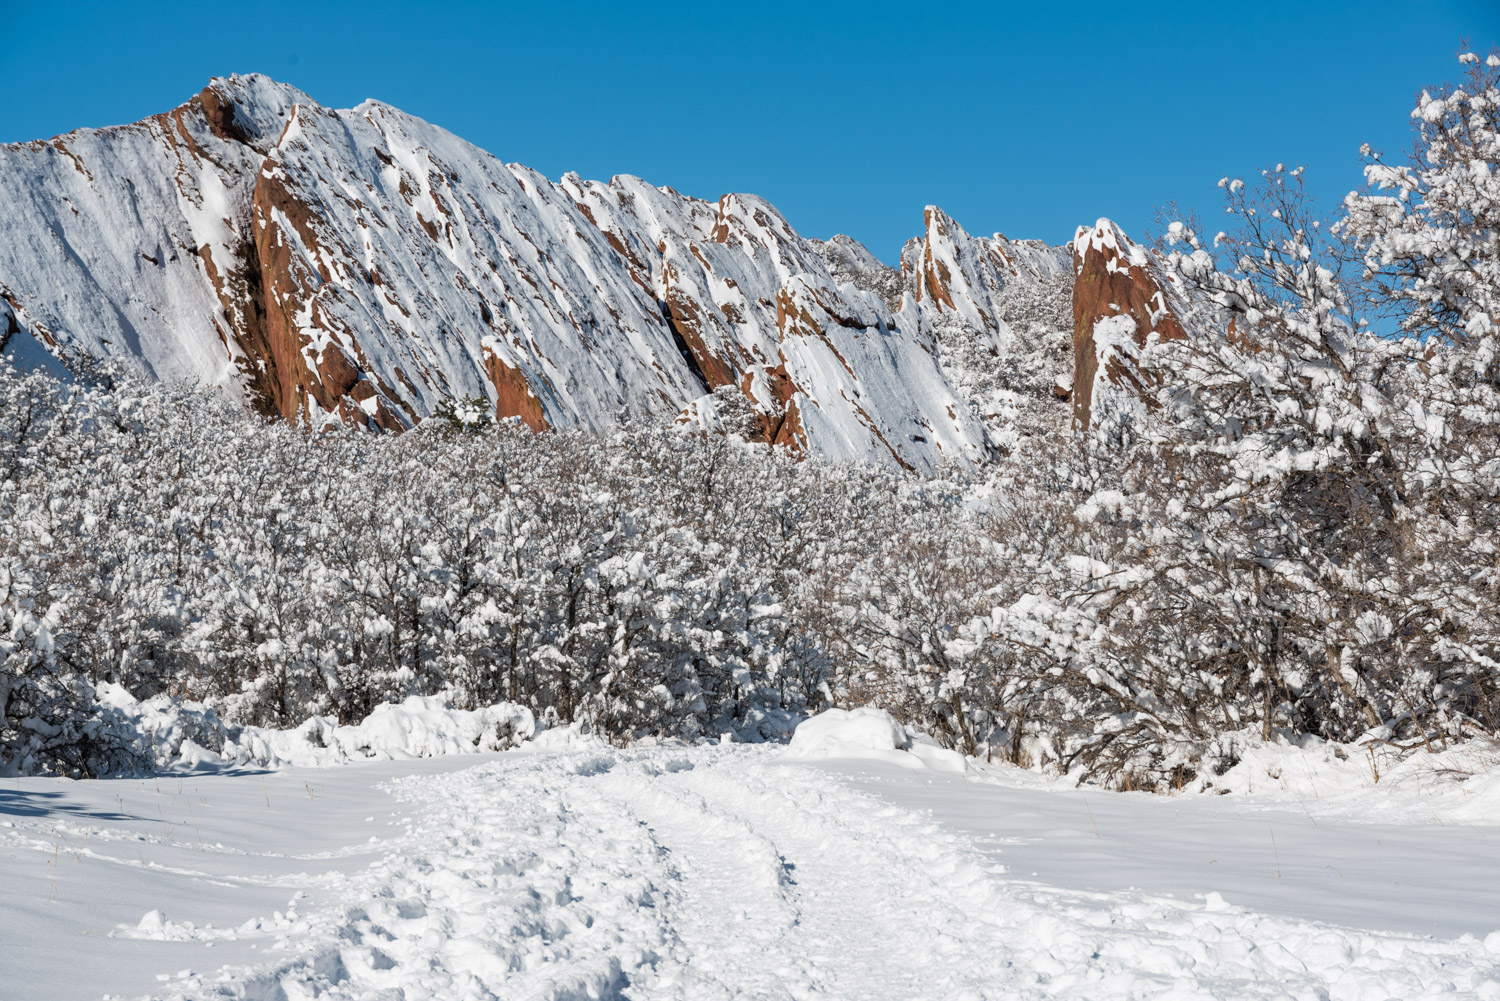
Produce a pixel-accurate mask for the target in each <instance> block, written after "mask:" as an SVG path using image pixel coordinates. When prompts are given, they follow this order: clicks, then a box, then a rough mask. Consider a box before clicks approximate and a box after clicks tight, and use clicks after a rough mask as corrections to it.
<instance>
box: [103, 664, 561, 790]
mask: <svg viewBox="0 0 1500 1001" xmlns="http://www.w3.org/2000/svg"><path fill="white" fill-rule="evenodd" d="M100 700H101V702H103V703H104V704H105V705H108V706H111V707H113V708H115V709H117V710H119V712H120V713H121V714H122V715H123V716H124V718H125V719H126V720H127V721H128V723H129V724H130V725H131V726H132V727H133V728H134V731H135V735H136V736H135V739H136V741H137V743H138V744H139V748H140V750H141V752H142V755H143V757H145V758H147V759H149V760H150V761H151V762H152V763H153V764H154V765H155V766H156V767H157V768H158V769H162V770H173V771H200V770H213V769H218V768H223V767H233V766H242V767H243V766H251V767H262V768H278V767H283V766H287V765H314V766H326V765H335V764H341V763H343V762H346V761H371V760H373V761H404V760H409V759H412V758H429V757H437V756H440V755H449V754H475V753H479V752H483V751H504V750H508V749H510V748H513V747H516V746H518V745H519V744H521V743H523V742H525V741H529V740H531V739H533V738H534V737H536V736H537V735H538V733H539V732H540V730H541V728H540V727H539V726H538V724H537V721H536V718H535V717H534V716H533V715H532V713H531V710H530V709H527V708H526V707H525V706H519V705H515V704H514V703H509V702H502V703H499V704H497V705H492V706H483V707H481V708H478V709H456V708H454V707H453V703H452V698H451V696H448V695H431V696H419V695H413V696H411V697H409V698H407V699H406V700H405V701H403V702H399V703H387V704H385V705H381V706H377V707H376V708H375V711H374V712H372V713H371V714H370V715H369V716H367V717H366V718H365V719H364V720H363V721H362V722H359V723H355V724H339V723H338V722H336V721H335V720H332V719H329V718H328V717H326V716H313V717H311V718H309V719H308V720H306V721H305V722H303V723H302V724H301V725H300V726H297V727H295V728H292V729H288V730H276V729H271V728H267V727H257V726H234V725H231V724H227V723H225V722H224V721H223V720H222V719H220V718H219V716H218V714H217V713H216V712H215V711H214V710H213V709H211V708H209V707H207V706H204V705H202V704H199V703H194V702H181V701H176V700H173V699H170V698H168V697H166V696H159V697H156V698H152V699H146V700H144V701H138V700H136V699H135V698H134V697H132V696H131V694H130V693H129V692H128V691H126V690H125V689H124V688H121V687H120V686H119V685H113V684H107V685H103V686H101V687H100Z"/></svg>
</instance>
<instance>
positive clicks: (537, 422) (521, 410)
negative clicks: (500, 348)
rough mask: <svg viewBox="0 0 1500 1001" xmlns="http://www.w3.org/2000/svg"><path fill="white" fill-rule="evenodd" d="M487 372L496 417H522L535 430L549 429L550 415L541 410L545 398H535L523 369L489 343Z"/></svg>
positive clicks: (486, 350) (486, 347)
mask: <svg viewBox="0 0 1500 1001" xmlns="http://www.w3.org/2000/svg"><path fill="white" fill-rule="evenodd" d="M484 373H485V375H487V376H488V377H489V380H490V383H491V384H492V385H493V386H494V387H495V417H496V418H501V419H503V418H506V417H519V418H521V420H522V421H524V422H525V424H526V426H527V427H529V428H531V430H533V431H545V430H547V418H546V417H545V416H544V415H543V413H542V401H541V400H539V399H537V398H536V394H535V393H533V392H532V391H531V387H530V386H528V385H527V384H526V377H525V376H524V375H522V374H521V370H520V369H518V368H515V367H514V366H511V365H507V364H506V363H505V362H504V361H502V360H501V358H500V356H499V355H497V354H495V352H494V350H493V349H492V348H491V347H490V346H489V345H488V344H486V345H485V346H484Z"/></svg>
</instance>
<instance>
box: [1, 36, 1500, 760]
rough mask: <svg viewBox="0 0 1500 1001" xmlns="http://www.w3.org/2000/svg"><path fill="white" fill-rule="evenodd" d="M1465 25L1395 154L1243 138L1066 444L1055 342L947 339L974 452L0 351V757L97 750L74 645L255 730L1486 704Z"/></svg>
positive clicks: (1472, 104) (1411, 739) (1140, 749)
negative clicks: (1176, 335)
mask: <svg viewBox="0 0 1500 1001" xmlns="http://www.w3.org/2000/svg"><path fill="white" fill-rule="evenodd" d="M1468 61H1469V62H1470V63H1471V74H1470V79H1469V80H1468V81H1467V82H1466V83H1465V85H1464V86H1463V87H1459V88H1449V89H1446V90H1444V91H1442V92H1440V93H1439V94H1438V95H1437V96H1436V97H1434V96H1430V95H1424V97H1423V101H1422V103H1421V105H1420V106H1419V108H1418V110H1417V113H1416V120H1417V122H1418V127H1419V131H1420V137H1419V145H1418V155H1417V157H1416V159H1415V161H1414V163H1413V164H1412V165H1411V166H1409V167H1400V168H1395V167H1390V166H1387V165H1386V164H1384V163H1383V162H1382V161H1380V160H1379V159H1378V158H1374V157H1372V159H1371V164H1370V171H1369V177H1370V182H1371V188H1370V190H1369V191H1368V192H1366V193H1364V194H1361V195H1353V196H1351V197H1350V199H1349V201H1348V202H1347V203H1346V205H1345V206H1344V209H1343V212H1342V214H1341V215H1340V217H1338V218H1336V219H1333V220H1329V221H1328V222H1326V223H1325V222H1322V221H1320V220H1315V219H1313V218H1312V217H1311V214H1310V213H1309V211H1308V209H1307V206H1306V202H1305V200H1304V199H1303V198H1302V197H1301V195H1300V178H1301V175H1300V172H1299V171H1296V170H1290V171H1289V170H1284V169H1281V168H1277V169H1275V170H1271V171H1267V172H1266V174H1265V176H1264V178H1263V183H1261V184H1259V185H1258V186H1252V187H1251V188H1248V189H1247V188H1246V187H1245V186H1244V185H1242V184H1240V183H1239V182H1232V183H1231V182H1226V184H1225V187H1226V192H1227V195H1228V207H1229V209H1230V211H1231V213H1232V214H1233V215H1234V216H1235V218H1236V220H1237V222H1238V224H1239V225H1238V228H1237V229H1236V231H1235V232H1234V233H1232V234H1220V235H1219V236H1218V237H1217V238H1215V239H1213V240H1209V241H1204V240H1202V239H1200V237H1199V236H1198V235H1197V234H1196V233H1195V232H1194V231H1193V229H1192V228H1191V227H1188V226H1184V225H1181V224H1179V225H1175V226H1173V228H1172V230H1171V241H1172V243H1173V246H1170V247H1164V248H1163V250H1162V253H1161V256H1160V257H1159V265H1160V267H1161V269H1162V270H1163V272H1164V273H1167V274H1172V275H1175V276H1176V278H1177V279H1178V282H1179V284H1180V287H1181V288H1182V290H1183V292H1182V296H1183V303H1184V304H1185V305H1184V306H1183V309H1184V311H1185V315H1184V318H1183V319H1184V328H1185V329H1186V330H1187V332H1188V333H1187V336H1186V337H1184V338H1182V339H1179V340H1174V341H1169V342H1165V343H1155V342H1153V343H1149V344H1148V345H1146V346H1145V347H1144V348H1142V349H1141V350H1140V351H1139V352H1138V354H1137V356H1136V357H1135V358H1134V359H1132V360H1133V362H1134V363H1135V364H1138V365H1139V366H1141V368H1142V370H1143V373H1145V374H1144V375H1143V377H1142V378H1141V379H1140V380H1139V381H1140V382H1141V384H1142V385H1145V386H1148V387H1151V392H1152V393H1153V394H1154V398H1153V399H1152V400H1151V401H1150V406H1149V407H1143V408H1138V409H1137V410H1136V411H1134V412H1133V414H1132V413H1131V412H1126V414H1125V417H1124V418H1122V419H1121V420H1120V421H1115V422H1110V423H1109V425H1108V426H1107V427H1100V428H1096V429H1095V432H1094V433H1093V434H1092V436H1090V437H1085V438H1078V439H1074V440H1069V438H1068V435H1067V432H1066V430H1065V428H1064V424H1063V421H1064V420H1065V416H1064V415H1065V412H1066V407H1064V406H1061V405H1056V404H1054V405H1051V409H1048V405H1047V404H1045V403H1044V402H1042V401H1045V400H1046V399H1048V398H1049V397H1050V386H1051V376H1052V373H1051V372H1050V371H1049V372H1047V373H1046V374H1045V375H1044V376H1043V377H1042V378H1037V377H1036V372H1035V371H1034V369H1036V368H1037V367H1039V366H1042V365H1043V364H1044V363H1045V364H1049V365H1050V362H1047V359H1048V358H1050V352H1052V350H1053V348H1054V347H1055V344H1054V342H1055V341H1057V337H1054V338H1053V340H1052V341H1039V340H1036V339H1033V338H1032V335H1033V334H1034V336H1035V338H1042V337H1043V336H1044V332H1041V331H1029V330H1028V331H1027V334H1028V336H1027V337H1026V338H1022V339H1021V340H1022V343H1021V344H1020V346H1019V347H1018V348H1017V351H1019V352H1029V354H1025V355H1024V356H1023V355H1022V354H1018V355H1017V356H1016V357H1013V358H1006V359H999V360H997V361H996V362H995V364H994V367H993V368H992V369H991V370H989V371H988V372H983V371H981V369H982V367H983V364H984V359H983V357H982V355H981V353H979V352H977V351H968V352H967V353H964V352H963V351H962V350H959V347H958V346H955V345H949V346H948V349H947V350H948V351H949V353H950V354H953V355H954V357H953V358H951V359H950V360H949V361H950V364H952V365H954V366H955V367H956V370H959V371H961V372H963V373H967V374H966V375H965V378H966V379H967V380H968V382H971V383H973V385H974V387H977V388H975V390H974V391H975V392H976V393H982V394H987V395H986V399H989V398H990V397H993V398H995V399H1001V398H1004V399H1011V398H1012V397H1013V398H1014V399H1015V400H1016V401H1019V402H1018V403H1016V404H1015V405H1014V406H1011V407H1010V409H1011V410H1013V411H1014V418H1013V420H1014V422H1015V427H1014V428H1012V430H1013V431H1014V432H1015V433H1013V434H1010V435H1009V436H1008V437H1006V441H1005V444H1006V448H1005V449H1003V450H1002V452H1003V454H1001V455H999V456H998V457H997V458H996V459H995V461H994V462H993V463H992V464H990V465H988V466H986V467H984V468H982V469H979V470H969V471H964V472H959V471H954V472H952V473H951V474H950V475H948V476H940V477H928V478H919V477H915V476H911V475H906V474H898V473H893V472H882V471H878V470H872V469H864V468H854V467H843V466H828V465H824V464H819V463H816V462H798V461H795V459H794V458H793V457H792V456H790V455H788V454H786V453H785V452H781V451H772V450H770V449H767V448H765V447H763V446H756V445H751V444H747V443H745V442H743V441H740V440H737V439H736V438H734V437H728V438H726V437H713V436H709V437H700V436H686V435H681V434H677V433H673V432H669V431H665V430H661V429H653V428H623V429H621V430H620V431H619V432H618V433H616V434H613V435H607V436H587V435H581V434H572V433H566V432H560V433H547V434H541V435H534V434H532V433H530V432H529V431H527V430H526V429H524V428H522V427H518V426H513V425H499V426H495V425H493V424H491V423H490V422H488V421H487V420H485V419H483V418H482V417H481V416H480V411H478V410H475V409H473V408H470V407H466V406H464V405H458V404H455V405H454V406H452V407H449V408H445V410H444V411H443V413H442V414H441V415H440V416H439V418H438V419H436V420H434V421H431V422H428V423H427V424H425V425H424V426H423V428H422V429H419V430H418V431H417V432H414V433H411V434H407V435H403V436H399V437H389V438H378V437H371V436H367V435H363V434H355V433H351V432H343V431H331V432H328V431H325V432H317V433H315V432H311V431H307V430H302V429H297V428H292V427H288V426H285V425H281V424H262V423H254V422H249V421H247V420H246V419H245V417H244V416H243V415H242V414H241V413H239V412H238V411H237V410H235V409H234V408H232V407H231V406H230V405H228V404H226V403H224V402H223V401H222V400H217V399H215V398H212V397H210V396H208V395H205V394H200V393H195V392H191V391H187V390H184V389H175V388H172V387H162V386H154V385H147V384H144V383H140V382H136V381H131V380H127V379H120V378H117V377H112V376H109V375H108V374H103V375H99V374H95V375H92V376H90V375H85V376H84V377H82V378H80V379H79V380H77V381H76V382H74V383H72V384H70V385H62V384H59V383H56V382H53V381H51V380H49V379H48V378H47V377H46V376H44V375H42V374H39V373H32V374H21V373H18V372H15V371H13V370H9V369H4V370H0V657H3V669H0V759H3V761H4V763H5V765H6V767H11V768H22V769H27V770H52V771H59V772H64V773H70V774H83V773H90V774H93V773H99V772H101V771H106V770H108V769H110V768H112V767H121V766H122V764H128V762H122V760H121V758H122V756H123V755H125V754H126V753H127V752H126V749H125V748H124V746H123V745H120V744H118V743H115V742H113V738H112V736H111V735H112V734H113V733H114V732H115V727H114V726H113V723H112V721H111V720H110V718H109V713H108V711H107V710H104V709H101V708H100V707H99V706H98V704H97V700H96V698H95V696H94V692H93V686H94V685H95V684H97V683H99V682H101V681H105V680H108V681H112V682H116V683H119V684H121V685H123V686H125V687H126V688H127V689H129V690H130V691H131V692H132V693H134V694H135V695H136V696H137V697H148V696H151V695H154V694H161V693H165V694H169V695H172V696H174V697H180V698H187V699H194V700H200V701H205V702H208V703H210V704H212V705H214V706H215V707H216V708H218V709H219V710H220V712H222V713H223V714H224V715H225V716H226V717H227V718H228V719H230V720H232V721H238V722H242V723H255V724H263V725H289V724H294V723H297V722H300V721H301V720H303V719H305V718H306V717H307V716H309V715H311V714H323V715H329V716H334V717H337V718H338V719H340V720H342V721H346V722H348V721H355V720H358V719H360V718H363V716H365V715H366V714H368V713H369V712H370V710H371V709H372V708H373V707H374V706H376V705H378V704H380V703H382V702H386V701H391V700H395V699H399V698H402V697H404V696H406V695H410V694H432V693H436V692H439V691H448V692H451V693H452V694H453V696H454V698H455V699H456V700H457V701H458V702H459V704H460V705H477V704H485V703H492V702H497V701H502V700H507V701H514V702H519V703H523V704H525V705H527V706H529V707H531V708H532V709H533V710H534V711H535V712H536V713H537V714H538V715H539V716H540V717H542V718H544V719H550V720H553V721H558V722H580V723H582V724H584V725H586V726H588V727H589V728H591V729H592V730H594V731H596V732H598V733H601V734H603V735H605V736H606V737H608V738H609V739H611V740H615V741H619V742H624V741H628V740H631V739H635V738H639V737H642V736H646V735H656V736H676V737H683V738H688V739H692V738H697V737H702V736H714V735H719V734H726V733H728V734H733V735H736V736H737V737H738V738H739V739H763V738H766V737H770V736H774V735H776V734H778V733H781V732H784V730H785V728H786V726H787V725H788V723H789V721H791V720H793V719H795V717H796V716H797V714H799V713H803V712H808V711H812V710H815V709H817V708H819V707H821V706H824V705H827V704H833V703H840V704H847V703H851V702H866V701H868V702H875V703H877V704H880V705H883V706H885V707H887V708H889V709H891V710H892V711H894V712H896V713H897V714H898V715H900V716H901V717H902V718H903V719H904V720H906V721H907V722H908V723H910V724H912V725H914V726H917V727H921V728H923V729H926V730H928V731H929V732H931V733H933V734H935V735H937V736H938V737H939V738H940V739H942V740H945V741H946V742H947V743H949V744H950V745H952V746H955V747H958V748H960V749H962V750H965V751H967V752H970V753H984V754H989V755H992V756H999V757H1004V758H1006V759H1009V760H1013V761H1017V762H1022V763H1037V764H1045V765H1050V766H1055V767H1060V768H1070V769H1071V768H1079V769H1082V770H1083V771H1084V773H1085V774H1088V775H1092V776H1095V777H1098V778H1100V779H1103V780H1107V781H1111V782H1114V783H1117V784H1134V785H1143V786H1149V787H1164V786H1168V785H1185V784H1190V783H1197V784H1200V785H1202V784H1206V783H1210V782H1211V781H1212V779H1213V776H1214V775H1215V773H1217V772H1220V771H1222V770H1223V769H1224V768H1225V767H1227V766H1228V765H1230V764H1232V763H1233V761H1234V760H1235V756H1236V753H1237V748H1238V747H1239V746H1240V745H1241V742H1243V741H1246V740H1255V739H1264V738H1266V737H1269V736H1271V735H1273V734H1276V733H1283V734H1292V735H1314V736H1317V737H1321V738H1326V739H1331V740H1339V741H1353V740H1365V741H1370V740H1374V741H1383V742H1388V743H1393V744H1397V745H1400V746H1404V747H1416V746H1428V745H1431V744H1433V743H1435V742H1442V741H1446V740H1451V739H1461V738H1463V737H1465V736H1467V735H1471V734H1474V733H1480V732H1483V733H1495V732H1496V731H1497V729H1500V673H1497V667H1500V661H1497V657H1500V548H1497V543H1500V532H1497V528H1500V525H1497V519H1500V505H1497V503H1496V499H1497V496H1500V350H1497V344H1500V171H1497V164H1500V86H1497V76H1500V58H1496V57H1491V59H1490V60H1489V62H1488V63H1485V64H1482V65H1481V64H1480V63H1478V61H1477V60H1472V59H1471V60H1468ZM1020 292H1021V293H1025V294H1028V295H1034V294H1035V293H1036V290H1035V289H1033V290H1030V291H1029V292H1027V291H1026V290H1024V289H1023V290H1020ZM1018 294H1019V293H1018ZM1049 302H1050V300H1049ZM1016 305H1017V309H1018V311H1019V313H1020V314H1024V315H1033V314H1035V315H1036V316H1038V317H1042V320H1045V316H1044V315H1043V314H1048V310H1047V309H1040V308H1039V307H1037V305H1036V303H1029V302H1019V303H1017V304H1016ZM1044 305H1045V304H1044ZM1053 312H1055V310H1053ZM1042 320H1039V321H1038V322H1042ZM1042 325H1043V326H1046V325H1047V324H1046V323H1045V322H1042ZM1053 325H1054V326H1055V325H1056V323H1055V321H1054V322H1053ZM1377 331H1379V332H1377ZM1052 333H1053V335H1057V336H1059V337H1061V336H1065V332H1058V331H1053V332H1052ZM1049 336H1050V335H1049ZM1062 343H1065V342H1062ZM959 381H960V382H964V380H963V379H960V380H959ZM965 384H966V385H967V383H965ZM1005 394H1010V395H1009V396H1006V395H1005ZM990 409H995V408H994V407H991V408H990ZM986 412H987V413H988V411H986ZM1101 423H1103V422H1101ZM1001 430H1002V431H1003V430H1004V429H1001ZM1002 437H1005V436H1003V435H1002Z"/></svg>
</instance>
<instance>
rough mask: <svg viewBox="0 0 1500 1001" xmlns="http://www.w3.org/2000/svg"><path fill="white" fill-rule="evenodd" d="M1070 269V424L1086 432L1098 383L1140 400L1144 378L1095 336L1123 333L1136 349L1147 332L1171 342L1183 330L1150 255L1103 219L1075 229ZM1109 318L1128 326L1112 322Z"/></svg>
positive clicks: (1117, 351)
mask: <svg viewBox="0 0 1500 1001" xmlns="http://www.w3.org/2000/svg"><path fill="white" fill-rule="evenodd" d="M1073 270H1074V273H1075V275H1076V279H1075V281H1074V285H1073V360H1074V361H1073V392H1072V398H1073V422H1074V425H1075V426H1076V427H1079V428H1087V427H1088V426H1089V420H1090V418H1091V416H1092V413H1091V412H1092V409H1093V405H1094V401H1095V398H1096V395H1097V392H1096V391H1097V390H1098V388H1099V386H1100V384H1101V383H1107V384H1108V385H1110V386H1117V387H1120V388H1122V389H1124V390H1126V391H1128V392H1131V393H1134V394H1137V395H1141V394H1143V393H1144V390H1145V389H1146V385H1145V380H1147V379H1149V375H1147V374H1146V373H1142V372H1141V371H1139V369H1137V368H1136V366H1135V364H1134V362H1133V359H1132V358H1131V357H1130V355H1129V353H1128V352H1127V351H1124V350H1122V349H1121V345H1119V344H1115V343H1108V344H1106V343H1102V342H1101V338H1100V337H1099V336H1098V335H1099V334H1100V333H1101V332H1102V331H1103V330H1104V329H1106V327H1107V328H1109V329H1110V330H1111V333H1112V334H1114V333H1120V332H1124V331H1126V330H1127V329H1128V330H1129V334H1130V338H1131V340H1133V342H1134V344H1135V345H1136V346H1137V347H1140V346H1144V345H1145V343H1146V339H1147V338H1148V337H1149V336H1150V335H1151V334H1152V333H1155V334H1157V335H1159V336H1160V337H1161V338H1163V339H1168V340H1173V339H1177V338H1180V337H1182V336H1183V330H1182V324H1181V323H1180V321H1179V320H1178V318H1177V316H1176V315H1175V314H1174V313H1173V311H1172V308H1171V304H1170V302H1169V296H1168V292H1167V288H1168V285H1167V283H1166V281H1165V279H1164V278H1163V277H1162V276H1161V274H1160V272H1159V271H1158V270H1157V269H1156V267H1155V266H1154V265H1153V263H1152V262H1151V258H1150V255H1149V254H1147V252H1146V251H1145V250H1144V249H1143V248H1141V247H1139V246H1137V245H1136V244H1135V243H1132V242H1131V241H1130V239H1129V238H1127V237H1126V236H1125V235H1124V233H1122V232H1121V231H1120V229H1119V228H1118V227H1117V226H1115V224H1114V223H1112V222H1110V221H1109V220H1108V219H1100V220H1099V222H1098V223H1097V224H1096V225H1095V226H1094V227H1093V228H1092V229H1087V228H1084V227H1082V226H1080V227H1079V228H1078V232H1077V234H1076V235H1075V236H1074V237H1073ZM1114 317H1123V318H1127V321H1128V322H1121V321H1113V320H1112V318H1114ZM1106 321H1109V322H1106ZM1101 360H1102V362H1103V371H1102V372H1101V371H1100V362H1101Z"/></svg>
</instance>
